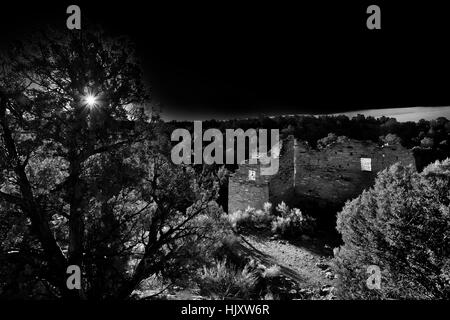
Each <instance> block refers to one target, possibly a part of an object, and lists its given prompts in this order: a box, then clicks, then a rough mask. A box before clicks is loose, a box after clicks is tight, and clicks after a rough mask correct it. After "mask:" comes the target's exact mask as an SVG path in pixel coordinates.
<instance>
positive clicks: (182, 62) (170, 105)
mask: <svg viewBox="0 0 450 320" xmlns="http://www.w3.org/2000/svg"><path fill="white" fill-rule="evenodd" d="M91 2H93V1H89V2H88V1H71V2H61V1H59V2H58V4H54V3H51V2H47V3H45V2H43V1H41V2H39V3H32V2H30V3H29V4H27V2H25V3H24V2H22V1H21V2H19V1H16V2H12V3H11V4H8V5H6V4H4V3H2V4H1V7H0V10H1V11H0V12H1V19H0V28H1V31H0V32H1V34H0V35H1V39H2V40H1V41H2V42H7V41H8V40H11V39H14V38H18V37H20V34H21V33H27V32H32V31H33V30H35V29H36V28H38V27H39V26H40V25H42V24H50V25H61V26H62V27H64V26H65V20H66V18H67V14H66V13H65V11H66V8H67V6H68V5H69V4H72V3H73V4H79V5H80V7H81V10H82V21H87V19H89V21H90V22H92V23H95V24H99V25H103V26H104V27H105V28H106V29H107V30H110V31H111V32H113V33H117V34H126V35H129V36H131V37H132V39H133V40H134V41H135V42H136V44H137V46H138V49H139V55H140V57H141V59H142V61H143V66H144V69H145V73H146V77H147V78H148V79H149V81H150V82H151V84H152V87H153V93H154V98H155V101H159V102H160V103H161V105H162V106H163V116H164V118H166V119H172V118H176V119H183V118H186V119H194V118H212V117H218V118H229V117H241V116H248V115H255V114H256V115H257V114H269V115H274V114H294V113H335V112H341V111H349V110H359V109H373V108H392V107H412V106H417V105H420V106H423V105H426V106H433V105H435V106H436V105H450V94H449V92H450V90H449V82H450V81H449V79H450V49H449V47H450V46H449V39H450V37H449V35H450V13H447V12H449V11H448V10H446V8H444V7H441V6H439V5H437V4H433V5H431V4H426V3H429V2H425V1H423V3H422V4H411V3H410V2H406V1H405V2H401V1H395V2H396V4H395V5H394V4H393V3H392V2H394V1H390V2H391V3H386V2H381V1H371V2H364V1H359V3H356V1H328V2H323V1H314V2H311V4H308V3H304V2H302V1H296V2H295V3H296V4H294V3H292V4H289V5H288V4H287V3H286V4H282V3H280V2H279V1H272V2H268V3H267V4H266V2H263V1H258V2H253V3H251V4H250V3H247V4H246V5H245V6H243V5H242V4H241V3H242V1H239V2H231V1H221V2H218V1H209V2H195V4H194V3H193V1H184V2H183V3H184V4H183V5H181V4H179V3H176V2H170V3H169V2H167V1H165V2H164V3H165V5H161V4H159V5H156V4H151V1H135V0H128V1H121V2H118V3H116V2H113V1H95V4H92V3H91ZM149 3H150V4H149ZM212 3H213V4H212ZM312 3H313V4H312ZM370 4H378V5H379V6H380V7H381V12H382V17H381V19H382V30H375V31H370V30H367V29H366V18H367V16H368V15H367V14H366V8H367V6H368V5H370Z"/></svg>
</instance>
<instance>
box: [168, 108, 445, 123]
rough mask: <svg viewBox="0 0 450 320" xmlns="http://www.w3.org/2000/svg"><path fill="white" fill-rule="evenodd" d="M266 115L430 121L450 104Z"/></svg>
mask: <svg viewBox="0 0 450 320" xmlns="http://www.w3.org/2000/svg"><path fill="white" fill-rule="evenodd" d="M261 114H263V115H264V116H268V117H278V116H282V117H289V116H339V115H345V116H348V117H349V118H352V117H355V116H357V115H358V114H362V115H364V116H366V117H369V116H372V117H374V118H381V117H383V116H384V117H388V118H395V119H396V120H397V121H398V122H408V121H412V122H418V121H420V120H421V119H424V120H427V121H430V120H435V119H437V118H439V117H445V118H447V119H450V106H434V107H426V106H416V107H397V108H379V109H376V108H374V109H359V110H354V111H343V112H336V113H280V114H275V113H266V112H264V113H261ZM257 117H259V114H255V113H249V114H242V115H239V116H233V115H230V116H228V117H227V116H219V117H217V116H213V115H212V114H211V115H208V114H205V115H202V116H198V115H193V116H192V117H170V116H168V117H165V116H164V113H162V119H163V120H164V121H166V122H170V121H180V122H182V121H208V120H216V121H227V120H233V119H237V120H245V119H254V118H257Z"/></svg>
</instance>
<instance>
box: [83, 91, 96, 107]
mask: <svg viewBox="0 0 450 320" xmlns="http://www.w3.org/2000/svg"><path fill="white" fill-rule="evenodd" d="M83 102H84V104H85V105H87V106H88V107H89V108H93V107H95V106H97V105H98V101H97V97H96V96H94V95H93V94H88V95H86V96H85V97H84V98H83Z"/></svg>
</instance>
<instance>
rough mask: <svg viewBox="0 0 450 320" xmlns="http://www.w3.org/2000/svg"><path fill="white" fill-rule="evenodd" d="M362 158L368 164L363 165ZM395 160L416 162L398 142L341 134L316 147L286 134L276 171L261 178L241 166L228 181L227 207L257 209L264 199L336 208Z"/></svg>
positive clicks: (248, 167) (301, 206)
mask: <svg viewBox="0 0 450 320" xmlns="http://www.w3.org/2000/svg"><path fill="white" fill-rule="evenodd" d="M361 158H364V159H367V160H366V161H369V162H370V166H369V167H367V164H365V165H364V166H363V167H362V165H361ZM368 159H370V160H368ZM396 162H401V163H403V164H405V165H407V164H413V165H414V164H415V161H414V157H413V154H412V152H411V151H410V150H407V149H406V148H404V147H403V146H401V145H400V143H398V141H393V142H392V143H390V144H385V145H383V146H380V145H378V144H376V143H374V142H371V141H358V140H352V139H348V138H345V137H339V138H338V139H337V140H336V141H335V142H333V143H332V144H330V145H328V146H326V147H324V148H322V149H320V150H317V149H312V148H310V147H309V146H308V145H307V143H305V142H298V141H296V140H295V139H294V138H293V137H289V138H288V139H286V140H285V141H284V143H283V146H282V149H281V153H280V166H279V170H278V173H277V174H276V175H274V176H260V171H259V166H258V165H249V164H248V163H245V164H243V165H240V166H239V168H238V169H237V170H236V172H235V173H234V174H233V175H232V176H231V177H230V179H229V186H228V194H229V198H228V211H229V212H233V211H236V210H245V209H246V208H247V207H248V206H251V207H254V208H257V209H259V208H262V206H263V204H264V202H267V201H270V202H271V203H272V204H273V205H274V206H275V205H276V204H278V203H280V202H281V201H284V202H286V203H287V204H288V205H289V206H291V207H299V208H302V209H303V208H305V209H306V208H317V207H328V208H333V210H332V211H335V210H338V209H339V208H340V207H342V205H343V204H344V203H345V201H346V200H349V199H353V198H355V197H357V196H358V195H359V194H360V193H361V192H362V191H363V190H364V189H367V188H369V187H371V186H372V185H373V183H374V180H375V178H376V175H377V173H378V172H379V171H381V170H383V169H385V168H387V167H389V166H390V165H392V164H394V163H396ZM363 169H364V170H363ZM368 169H370V170H368ZM249 170H253V171H255V172H256V176H255V181H251V180H249ZM313 210H314V209H313Z"/></svg>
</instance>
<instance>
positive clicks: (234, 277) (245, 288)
mask: <svg viewBox="0 0 450 320" xmlns="http://www.w3.org/2000/svg"><path fill="white" fill-rule="evenodd" d="M256 283H257V276H256V275H255V273H253V272H251V271H250V268H249V266H245V267H244V268H243V269H238V268H235V267H232V266H230V265H228V264H227V261H226V259H224V260H222V261H216V263H215V265H214V266H212V267H210V268H207V267H204V268H203V270H202V271H201V273H200V275H199V277H198V286H199V288H200V294H201V295H205V296H208V297H211V298H214V299H233V298H234V299H249V298H251V296H252V295H253V294H254V289H255V286H256Z"/></svg>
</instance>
